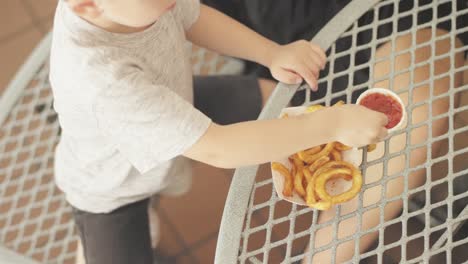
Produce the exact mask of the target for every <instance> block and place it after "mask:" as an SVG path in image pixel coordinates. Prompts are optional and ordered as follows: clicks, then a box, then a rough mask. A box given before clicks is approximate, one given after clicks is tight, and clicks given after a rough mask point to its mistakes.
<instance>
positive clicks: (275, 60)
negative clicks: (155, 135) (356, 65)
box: [268, 40, 327, 91]
mask: <svg viewBox="0 0 468 264" xmlns="http://www.w3.org/2000/svg"><path fill="white" fill-rule="evenodd" d="M268 53H269V56H270V65H269V68H270V71H271V74H272V75H273V77H274V78H275V79H277V80H278V81H280V82H283V83H287V84H296V83H301V82H302V80H303V78H304V79H305V81H306V82H307V84H308V85H309V86H310V87H311V88H312V90H313V91H317V89H318V83H317V79H318V77H319V72H320V70H322V69H323V68H324V67H325V64H326V62H327V57H326V56H325V52H324V51H323V50H322V49H321V48H320V47H319V46H317V45H315V44H312V43H310V42H307V41H305V40H299V41H296V42H293V43H291V44H288V45H283V46H281V45H277V46H274V47H273V48H271V49H270V51H269V52H268Z"/></svg>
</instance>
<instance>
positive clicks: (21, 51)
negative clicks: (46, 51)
mask: <svg viewBox="0 0 468 264" xmlns="http://www.w3.org/2000/svg"><path fill="white" fill-rule="evenodd" d="M0 17H1V15H0ZM0 24H1V23H0ZM41 37H42V35H41V34H40V33H39V32H38V31H37V30H35V29H33V28H32V29H31V30H28V31H27V32H25V33H23V34H21V35H18V36H16V37H15V38H14V39H11V40H8V41H5V42H1V43H0V58H2V63H0V94H2V93H3V90H4V89H5V88H6V86H7V85H8V83H9V82H10V80H11V79H12V78H13V76H14V75H15V74H16V72H17V71H18V69H19V67H20V66H21V65H23V63H24V61H25V60H26V58H27V57H28V56H29V54H30V53H31V51H32V50H33V49H34V47H36V45H37V44H38V42H39V41H40V40H41Z"/></svg>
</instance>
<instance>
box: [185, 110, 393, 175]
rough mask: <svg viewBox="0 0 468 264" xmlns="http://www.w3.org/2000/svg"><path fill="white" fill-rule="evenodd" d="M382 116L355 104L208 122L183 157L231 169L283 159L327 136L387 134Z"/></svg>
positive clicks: (355, 141)
mask: <svg viewBox="0 0 468 264" xmlns="http://www.w3.org/2000/svg"><path fill="white" fill-rule="evenodd" d="M386 124H387V117H386V116H385V115H383V114H381V113H378V112H374V111H371V110H368V109H367V108H364V107H362V106H358V105H345V106H341V107H332V108H327V109H324V110H321V111H317V112H314V113H311V114H305V115H301V116H297V117H290V118H286V119H277V120H263V121H252V122H243V123H238V124H233V125H227V126H220V125H216V124H214V123H213V124H212V125H211V126H210V127H209V128H208V130H207V132H206V133H205V135H203V136H202V137H201V139H200V140H198V142H197V143H195V144H194V145H193V146H192V147H191V148H190V149H189V150H188V151H186V152H185V153H184V155H185V156H187V157H189V158H192V159H194V160H198V161H201V162H204V163H207V164H210V165H213V166H216V167H222V168H236V167H240V166H246V165H252V164H260V163H265V162H269V161H272V160H276V159H279V158H282V157H284V156H287V155H290V154H291V153H295V152H298V151H300V150H303V149H307V148H310V147H312V146H317V145H320V144H324V143H327V142H331V141H340V142H342V143H344V144H346V145H350V146H356V147H358V146H363V145H367V144H371V143H376V142H378V141H380V140H382V139H383V138H384V137H385V136H386V135H387V130H386V129H385V127H384V126H385V125H386Z"/></svg>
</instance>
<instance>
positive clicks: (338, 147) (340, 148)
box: [335, 142, 351, 151]
mask: <svg viewBox="0 0 468 264" xmlns="http://www.w3.org/2000/svg"><path fill="white" fill-rule="evenodd" d="M335 149H336V150H338V151H346V150H350V149H351V147H349V146H346V145H345V144H343V143H340V142H335Z"/></svg>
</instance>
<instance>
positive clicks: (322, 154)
mask: <svg viewBox="0 0 468 264" xmlns="http://www.w3.org/2000/svg"><path fill="white" fill-rule="evenodd" d="M344 104H345V103H344V102H343V101H339V102H337V103H336V104H335V105H333V106H340V105H344ZM322 108H324V106H322V105H312V106H309V107H308V108H307V110H306V112H308V113H311V112H315V111H317V110H320V109H322ZM286 117H287V115H284V116H283V118H286ZM372 147H374V146H373V145H369V146H368V150H369V151H372V150H373V149H372ZM350 149H351V147H349V146H346V145H344V144H343V143H340V142H329V143H327V144H324V145H321V146H316V147H313V148H309V149H306V150H303V151H299V152H298V153H295V154H294V155H291V156H290V157H289V158H288V160H289V162H290V165H291V170H288V169H287V167H286V166H284V165H282V164H281V163H277V162H272V165H271V166H272V169H273V170H276V171H278V172H279V173H280V174H281V175H283V177H284V187H283V191H282V192H283V195H284V196H287V197H291V196H292V195H293V192H295V193H297V194H298V195H299V196H300V197H302V198H303V199H304V200H305V202H306V204H307V205H308V206H309V207H312V208H315V209H318V210H328V209H330V208H331V207H332V206H333V205H334V204H338V203H344V202H346V201H349V200H351V199H352V198H354V197H355V196H356V195H357V194H358V193H359V191H360V190H361V188H362V174H361V172H360V170H359V169H358V168H356V167H355V166H354V165H352V164H351V163H348V162H346V161H343V151H347V150H350ZM374 149H375V148H374ZM333 179H344V180H346V181H352V186H351V188H350V189H349V190H347V191H345V192H343V193H340V194H338V195H331V194H329V193H328V192H327V190H326V184H327V182H328V181H330V180H333Z"/></svg>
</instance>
